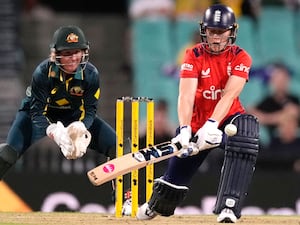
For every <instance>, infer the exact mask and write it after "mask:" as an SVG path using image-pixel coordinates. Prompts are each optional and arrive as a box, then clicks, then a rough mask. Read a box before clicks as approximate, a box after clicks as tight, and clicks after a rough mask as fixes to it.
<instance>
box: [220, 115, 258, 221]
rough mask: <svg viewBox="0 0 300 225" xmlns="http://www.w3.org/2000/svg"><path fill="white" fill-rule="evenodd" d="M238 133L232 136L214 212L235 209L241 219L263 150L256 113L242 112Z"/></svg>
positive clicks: (226, 152)
mask: <svg viewBox="0 0 300 225" xmlns="http://www.w3.org/2000/svg"><path fill="white" fill-rule="evenodd" d="M233 124H235V125H236V126H237V134H236V135H234V136H231V137H228V140H227V144H226V147H225V156H224V163H223V167H222V171H221V177H220V182H219V187H218V193H217V200H216V205H215V209H214V213H216V214H219V213H220V212H221V210H222V209H223V208H225V207H226V208H231V209H232V210H233V211H234V213H235V215H236V216H237V218H240V217H241V208H242V204H243V201H244V199H245V197H246V196H247V194H248V193H247V191H248V187H249V184H250V182H251V180H252V176H253V173H254V170H255V164H256V159H257V155H258V149H259V124H258V121H257V119H256V118H255V117H254V116H252V115H239V116H238V117H236V118H235V120H234V121H233Z"/></svg>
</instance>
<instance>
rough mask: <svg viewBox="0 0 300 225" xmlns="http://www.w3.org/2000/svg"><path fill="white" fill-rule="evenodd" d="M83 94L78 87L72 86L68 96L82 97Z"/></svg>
mask: <svg viewBox="0 0 300 225" xmlns="http://www.w3.org/2000/svg"><path fill="white" fill-rule="evenodd" d="M83 92H84V90H83V89H81V87H80V86H74V87H72V88H71V89H70V94H71V95H75V96H82V95H83Z"/></svg>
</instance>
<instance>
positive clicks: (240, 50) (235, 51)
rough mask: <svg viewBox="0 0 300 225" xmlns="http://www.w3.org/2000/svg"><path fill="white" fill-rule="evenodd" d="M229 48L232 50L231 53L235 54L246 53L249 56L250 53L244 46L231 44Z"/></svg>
mask: <svg viewBox="0 0 300 225" xmlns="http://www.w3.org/2000/svg"><path fill="white" fill-rule="evenodd" d="M231 50H232V53H233V54H234V55H236V56H237V55H247V56H249V57H251V56H250V54H249V53H248V52H247V51H246V50H245V49H244V48H242V47H240V46H239V45H232V46H231Z"/></svg>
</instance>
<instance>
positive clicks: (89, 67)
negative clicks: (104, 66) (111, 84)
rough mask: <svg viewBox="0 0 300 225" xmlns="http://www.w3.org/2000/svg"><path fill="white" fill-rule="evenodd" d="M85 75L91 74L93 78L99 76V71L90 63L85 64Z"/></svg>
mask: <svg viewBox="0 0 300 225" xmlns="http://www.w3.org/2000/svg"><path fill="white" fill-rule="evenodd" d="M85 73H86V74H93V75H94V76H98V75H99V71H98V69H97V67H96V66H95V65H94V64H92V63H91V62H87V64H86V67H85Z"/></svg>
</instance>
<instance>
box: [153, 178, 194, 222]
mask: <svg viewBox="0 0 300 225" xmlns="http://www.w3.org/2000/svg"><path fill="white" fill-rule="evenodd" d="M188 190H189V188H188V187H186V186H178V185H174V184H171V183H169V182H167V181H165V180H163V179H161V178H157V179H155V180H154V185H153V192H152V196H151V199H150V201H149V202H148V205H149V208H150V209H151V210H152V211H155V212H156V213H158V214H160V215H161V216H171V215H173V214H174V211H175V208H176V207H177V206H178V205H179V203H181V202H182V201H183V200H184V199H185V197H186V194H187V192H188Z"/></svg>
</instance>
